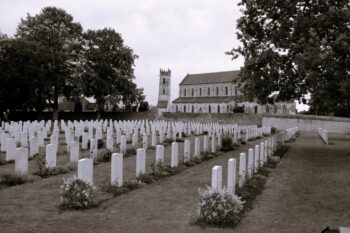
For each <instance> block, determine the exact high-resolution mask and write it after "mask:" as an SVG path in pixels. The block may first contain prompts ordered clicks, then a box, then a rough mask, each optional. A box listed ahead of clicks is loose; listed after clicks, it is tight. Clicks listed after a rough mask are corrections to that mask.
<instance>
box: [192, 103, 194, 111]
mask: <svg viewBox="0 0 350 233" xmlns="http://www.w3.org/2000/svg"><path fill="white" fill-rule="evenodd" d="M192 113H194V106H193V105H192Z"/></svg>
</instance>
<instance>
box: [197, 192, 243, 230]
mask: <svg viewBox="0 0 350 233" xmlns="http://www.w3.org/2000/svg"><path fill="white" fill-rule="evenodd" d="M199 194H200V201H199V204H198V207H197V211H198V222H199V223H201V222H204V223H209V224H215V225H236V224H237V223H238V222H239V221H240V219H241V216H240V212H241V211H242V210H243V204H244V201H241V198H240V197H239V196H236V195H235V194H233V193H229V192H227V191H226V190H225V189H224V190H219V191H218V190H215V189H213V188H211V187H209V186H207V187H206V188H204V189H200V190H199Z"/></svg>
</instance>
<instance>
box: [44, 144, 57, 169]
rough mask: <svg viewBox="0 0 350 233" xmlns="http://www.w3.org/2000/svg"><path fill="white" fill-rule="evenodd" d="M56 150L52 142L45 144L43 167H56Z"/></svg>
mask: <svg viewBox="0 0 350 233" xmlns="http://www.w3.org/2000/svg"><path fill="white" fill-rule="evenodd" d="M56 159H57V156H56V151H55V147H54V145H53V144H48V145H46V155H45V167H46V168H54V167H56Z"/></svg>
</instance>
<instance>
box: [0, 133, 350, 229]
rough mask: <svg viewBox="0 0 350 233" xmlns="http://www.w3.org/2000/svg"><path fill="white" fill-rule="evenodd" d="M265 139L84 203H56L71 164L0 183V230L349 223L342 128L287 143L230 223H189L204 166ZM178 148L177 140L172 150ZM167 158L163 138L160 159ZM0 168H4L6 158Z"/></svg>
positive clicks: (100, 170)
mask: <svg viewBox="0 0 350 233" xmlns="http://www.w3.org/2000/svg"><path fill="white" fill-rule="evenodd" d="M265 139H266V138H263V139H261V140H257V141H253V142H248V143H247V145H242V146H241V147H240V148H239V149H238V150H235V151H231V152H227V153H223V154H221V155H220V156H219V157H217V158H215V159H213V160H209V161H206V162H202V163H201V164H198V165H196V166H194V167H191V168H188V169H187V170H185V171H183V172H181V173H179V174H177V175H175V176H172V177H168V178H164V179H161V180H159V181H157V182H156V183H153V184H151V185H149V186H146V187H145V188H141V189H137V190H134V191H131V192H130V193H127V194H125V195H121V196H117V197H112V196H111V195H110V194H103V193H101V192H98V194H97V197H96V198H97V199H98V200H100V201H102V203H101V204H100V205H99V206H98V207H97V208H93V209H88V210H84V211H74V210H69V211H67V210H65V211H62V210H60V209H59V203H60V200H59V187H60V185H61V184H62V178H63V177H69V176H72V175H74V174H75V173H76V172H71V173H69V174H64V175H59V176H55V177H49V178H46V179H39V180H35V181H34V182H33V183H27V184H23V185H20V186H15V187H10V188H5V189H0V232H1V233H3V232H6V233H7V232H135V233H138V232H140V233H141V232H145V233H148V232H150V233H151V232H152V233H154V232H159V233H163V232H176V233H180V232H185V233H187V232H194V233H196V232H210V233H212V232H213V233H216V232H220V233H223V232H224V233H225V232H276V233H279V232H293V233H295V232H301V233H305V232H320V231H321V229H322V227H325V226H327V225H330V226H339V225H342V226H345V225H348V226H350V222H349V221H350V211H349V210H350V179H349V172H350V171H349V164H350V144H349V139H350V136H346V140H347V141H346V140H345V139H344V136H339V135H331V139H333V142H334V144H335V145H330V146H326V145H324V144H323V142H322V140H321V139H320V138H319V137H318V136H317V135H316V134H309V133H302V134H301V136H300V137H299V138H298V139H297V141H296V142H294V143H291V144H289V145H290V146H291V149H290V150H289V151H288V152H287V153H286V154H285V156H284V157H283V159H282V161H281V163H280V164H279V165H278V166H277V168H276V169H275V170H274V171H273V172H272V173H271V175H270V177H269V179H268V181H267V188H266V190H264V191H263V193H262V195H261V196H258V198H257V200H256V201H255V203H254V204H253V209H252V210H250V211H248V212H247V214H246V217H245V218H244V219H243V221H242V222H241V223H240V225H238V227H237V228H236V229H234V230H233V229H232V228H224V229H223V228H215V227H206V228H202V227H200V226H198V225H196V224H195V221H196V205H197V203H198V200H199V195H198V188H200V187H203V186H204V185H209V184H210V182H211V168H212V167H213V166H214V165H223V166H224V167H223V168H224V169H223V174H226V173H227V169H226V168H227V160H228V159H229V158H231V157H234V158H238V156H239V153H240V152H246V151H247V150H248V148H250V147H252V146H254V145H255V144H257V143H259V142H261V141H262V140H265ZM191 140H192V141H191V150H193V145H194V140H193V138H192V139H191ZM182 155H183V143H180V145H179V156H180V157H182ZM81 156H82V155H81ZM66 157H67V155H60V156H58V161H61V163H65V162H66V161H65V160H66V159H67V158H66ZM63 158H65V159H63ZM154 158H155V151H149V152H147V164H150V163H151V162H152V161H154ZM169 159H170V146H167V147H166V149H165V161H167V162H169ZM33 163H34V162H31V164H30V169H31V166H34V165H33ZM134 166H135V156H131V157H128V158H125V159H124V173H125V180H126V179H130V178H132V177H133V176H134V172H135V170H134V169H135V168H134ZM0 169H5V170H11V169H13V164H9V165H5V166H1V167H0ZM147 169H148V172H149V169H150V168H149V167H148V168H147ZM31 170H32V171H33V168H32V169H31ZM109 174H110V163H102V164H99V165H97V166H96V165H95V166H94V182H96V183H97V184H101V183H102V182H103V181H107V182H108V180H109ZM223 183H224V184H225V183H226V175H225V176H224V180H223ZM97 186H98V185H97Z"/></svg>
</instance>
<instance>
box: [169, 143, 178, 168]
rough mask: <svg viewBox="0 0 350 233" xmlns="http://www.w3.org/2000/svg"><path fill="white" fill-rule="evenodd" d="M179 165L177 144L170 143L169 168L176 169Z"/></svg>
mask: <svg viewBox="0 0 350 233" xmlns="http://www.w3.org/2000/svg"><path fill="white" fill-rule="evenodd" d="M178 163H179V147H178V144H177V142H173V143H171V167H177V166H178Z"/></svg>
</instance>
